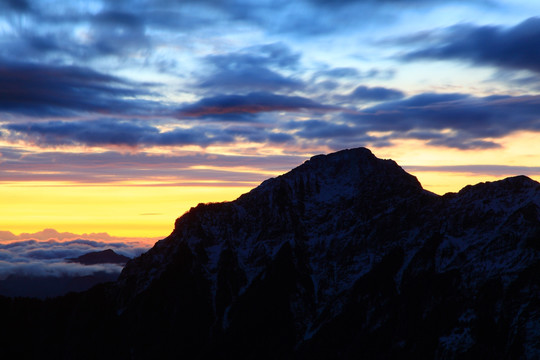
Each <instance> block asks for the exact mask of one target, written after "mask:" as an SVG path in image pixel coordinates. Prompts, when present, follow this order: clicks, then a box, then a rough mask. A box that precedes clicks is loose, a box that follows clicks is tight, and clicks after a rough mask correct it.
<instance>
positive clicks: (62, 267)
mask: <svg viewBox="0 0 540 360" xmlns="http://www.w3.org/2000/svg"><path fill="white" fill-rule="evenodd" d="M45 232H48V233H50V234H52V233H55V231H54V230H46V231H45ZM56 235H61V234H60V233H57V232H56ZM148 248H149V244H145V243H141V242H108V241H94V240H82V239H78V240H69V241H58V240H47V241H38V240H18V241H13V242H9V243H4V242H2V243H0V279H5V278H6V277H8V276H10V275H19V276H39V277H43V276H54V277H65V276H68V277H75V276H86V275H91V274H94V273H97V272H106V273H120V271H121V270H122V267H121V266H118V265H115V264H99V265H91V266H86V265H82V264H78V263H71V262H68V261H67V260H66V259H67V258H74V257H78V256H81V255H83V254H86V253H89V252H95V251H103V250H106V249H112V250H114V251H115V252H116V253H118V254H122V255H124V256H128V257H130V258H133V257H136V256H139V255H140V254H142V253H143V252H145V251H146V250H148Z"/></svg>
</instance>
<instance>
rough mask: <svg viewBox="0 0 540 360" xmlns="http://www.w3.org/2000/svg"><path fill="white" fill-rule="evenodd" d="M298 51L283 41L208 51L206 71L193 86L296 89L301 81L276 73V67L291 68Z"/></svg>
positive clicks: (216, 89)
mask: <svg viewBox="0 0 540 360" xmlns="http://www.w3.org/2000/svg"><path fill="white" fill-rule="evenodd" d="M299 59H300V54H297V53H293V52H292V51H291V50H290V49H289V48H288V47H287V46H286V45H284V44H283V43H273V44H266V45H260V46H254V47H250V48H247V49H243V50H241V51H239V52H234V53H227V54H221V55H209V56H207V57H205V58H204V62H205V63H206V64H208V65H209V66H210V68H211V71H210V73H208V74H205V75H204V76H202V77H201V78H200V79H199V80H198V84H197V86H198V87H200V88H203V89H206V90H209V91H212V92H218V93H219V92H224V91H225V92H228V91H233V92H234V93H236V94H238V93H239V92H253V91H277V90H289V91H290V90H298V89H301V88H302V87H303V86H304V84H303V82H302V81H300V80H298V79H295V78H292V77H289V76H284V75H282V74H280V73H279V72H278V71H277V70H278V69H294V68H296V67H297V66H298V65H299Z"/></svg>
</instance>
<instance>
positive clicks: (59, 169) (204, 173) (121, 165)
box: [0, 129, 305, 239]
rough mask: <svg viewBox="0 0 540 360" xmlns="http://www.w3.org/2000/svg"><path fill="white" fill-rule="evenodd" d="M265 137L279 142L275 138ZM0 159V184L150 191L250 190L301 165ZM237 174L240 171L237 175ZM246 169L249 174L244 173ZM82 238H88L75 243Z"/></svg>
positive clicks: (73, 156)
mask: <svg viewBox="0 0 540 360" xmlns="http://www.w3.org/2000/svg"><path fill="white" fill-rule="evenodd" d="M230 131H234V129H232V130H230ZM256 133H257V129H252V130H251V133H250V135H249V136H255V135H256ZM267 136H268V137H271V136H276V137H279V134H268V135H267ZM274 140H276V139H274ZM0 153H1V154H3V155H2V157H0V159H3V160H2V165H1V166H0V179H1V180H2V181H9V182H12V181H20V182H26V181H63V182H66V181H67V182H71V183H74V184H77V183H97V184H99V183H114V182H127V181H132V180H133V179H139V180H144V181H145V182H146V183H148V184H149V186H151V185H156V186H182V185H184V186H185V185H189V184H198V185H200V184H201V183H205V181H208V180H216V179H219V180H220V182H219V183H215V184H214V186H238V185H240V186H246V182H248V183H251V184H252V185H253V186H255V185H257V184H258V183H260V182H261V181H263V180H264V179H266V178H267V177H268V175H267V173H265V172H264V171H261V169H264V170H266V171H275V172H276V173H281V172H285V171H287V170H289V169H291V168H292V167H294V166H296V165H298V164H300V163H302V161H304V160H305V156H304V155H303V153H301V154H296V155H295V154H294V152H293V153H291V154H290V155H267V156H257V155H255V154H252V155H249V154H244V155H242V156H234V155H219V154H216V155H214V154H204V153H192V152H187V153H186V154H184V155H171V154H153V153H145V152H137V153H134V152H117V151H106V152H100V153H79V152H60V151H43V152H39V153H34V152H32V151H29V150H21V149H12V148H1V147H0ZM201 167H202V168H204V169H201ZM237 168H238V169H241V170H236V169H237ZM246 169H252V170H251V172H246ZM163 180H166V181H163ZM81 237H82V238H88V235H84V236H83V235H81V236H78V237H77V236H75V237H74V238H81ZM34 238H35V237H34ZM49 238H56V236H50V237H49ZM0 239H1V237H0ZM47 239H48V238H47Z"/></svg>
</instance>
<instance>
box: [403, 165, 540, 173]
mask: <svg viewBox="0 0 540 360" xmlns="http://www.w3.org/2000/svg"><path fill="white" fill-rule="evenodd" d="M403 167H404V168H405V170H407V171H410V172H421V171H435V172H451V173H465V174H476V175H478V174H482V175H494V176H515V175H517V174H520V175H527V176H534V175H540V166H511V165H443V166H419V165H405V166H403Z"/></svg>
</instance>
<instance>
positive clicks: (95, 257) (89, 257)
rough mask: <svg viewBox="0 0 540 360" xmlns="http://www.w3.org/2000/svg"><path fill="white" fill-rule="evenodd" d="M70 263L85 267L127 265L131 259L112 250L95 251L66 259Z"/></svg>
mask: <svg viewBox="0 0 540 360" xmlns="http://www.w3.org/2000/svg"><path fill="white" fill-rule="evenodd" d="M66 260H67V261H69V262H74V263H80V264H83V265H96V264H122V265H123V264H125V263H127V262H128V261H129V260H130V258H128V257H127V256H124V255H120V254H117V253H115V252H114V251H113V250H112V249H107V250H103V251H93V252H89V253H87V254H84V255H81V256H79V257H76V258H68V259H66Z"/></svg>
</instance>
